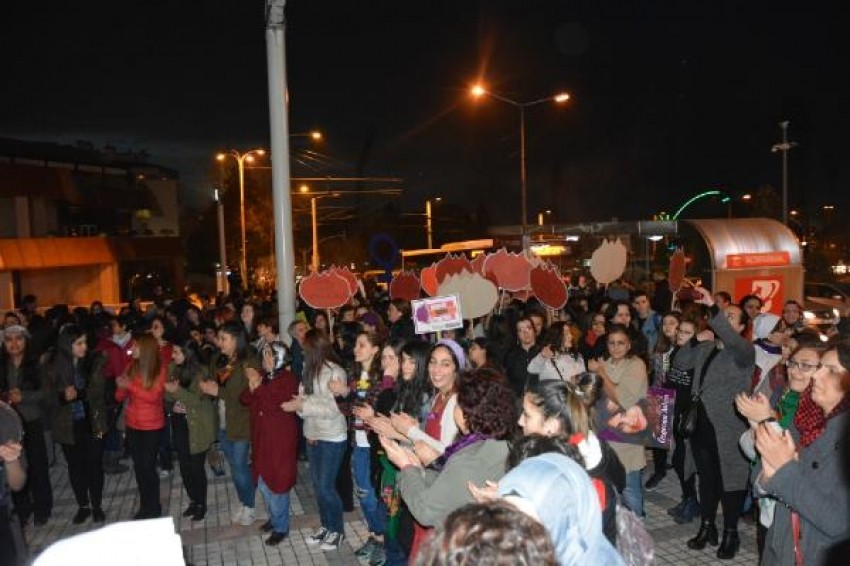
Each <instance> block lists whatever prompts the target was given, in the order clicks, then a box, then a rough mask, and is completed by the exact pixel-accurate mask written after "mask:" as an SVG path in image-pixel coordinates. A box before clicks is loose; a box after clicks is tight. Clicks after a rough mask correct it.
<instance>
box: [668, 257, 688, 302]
mask: <svg viewBox="0 0 850 566" xmlns="http://www.w3.org/2000/svg"><path fill="white" fill-rule="evenodd" d="M684 280H685V250H683V249H682V248H676V251H675V252H673V255H671V256H670V271H669V272H668V274H667V283H669V285H670V290H671V291H673V292H674V293H675V292H676V291H678V290H679V289H680V288H681V287H682V281H684Z"/></svg>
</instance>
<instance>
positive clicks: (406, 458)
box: [379, 436, 422, 469]
mask: <svg viewBox="0 0 850 566" xmlns="http://www.w3.org/2000/svg"><path fill="white" fill-rule="evenodd" d="M379 439H380V441H381V446H383V447H384V451H385V452H386V453H387V458H388V459H389V461H390V462H392V463H393V464H394V465H395V466H396V467H397V468H398V469H403V468H405V467H407V466H416V467H418V468H421V467H422V463H421V462H420V461H419V458H417V457H416V454H414V453H413V452H411V451H410V450H407V449H406V448H402V447H401V446H400V445H399V443H398V442H396V441H395V440H392V439H390V438H387V437H386V436H380V437H379Z"/></svg>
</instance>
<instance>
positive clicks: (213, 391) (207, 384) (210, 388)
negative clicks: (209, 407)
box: [201, 379, 218, 397]
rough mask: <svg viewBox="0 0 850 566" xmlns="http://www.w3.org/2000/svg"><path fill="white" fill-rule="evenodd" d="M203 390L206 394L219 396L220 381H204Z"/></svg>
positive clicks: (202, 383)
mask: <svg viewBox="0 0 850 566" xmlns="http://www.w3.org/2000/svg"><path fill="white" fill-rule="evenodd" d="M201 391H203V392H204V395H209V396H210V397H218V383H216V382H215V381H213V380H211V379H209V380H206V381H202V382H201Z"/></svg>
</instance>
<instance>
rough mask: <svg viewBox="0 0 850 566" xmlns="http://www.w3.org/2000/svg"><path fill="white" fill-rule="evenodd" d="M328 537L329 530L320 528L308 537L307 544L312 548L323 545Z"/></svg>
mask: <svg viewBox="0 0 850 566" xmlns="http://www.w3.org/2000/svg"><path fill="white" fill-rule="evenodd" d="M326 536H328V530H327V529H326V528H325V527H319V528H318V529H316V532H314V533H313V534H312V535H310V536H308V537H307V544H309V545H310V546H315V545H317V544H322V542H324V540H325V537H326Z"/></svg>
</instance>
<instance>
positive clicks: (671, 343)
mask: <svg viewBox="0 0 850 566" xmlns="http://www.w3.org/2000/svg"><path fill="white" fill-rule="evenodd" d="M680 319H681V316H680V315H679V313H677V312H670V313H667V314H665V315H664V316H663V317H662V318H661V329H660V330H661V332H659V333H658V339H657V340H656V342H655V348H654V349H653V350H652V352H651V353H650V368H649V369H650V370H651V371H652V375H651V377H650V381H651V383H652V385H653V386H655V387H664V386H665V377H666V376H667V371H668V370H669V369H670V366H671V364H672V361H673V354H674V353H675V352H676V335H677V333H678V331H679V320H680ZM650 452H652V466H653V468H654V471H653V472H652V476H650V478H649V479H648V480H647V481H646V489H647V491H652V490H653V489H655V488H656V487H657V486H658V484H659V483H661V480H663V479H664V476H666V475H667V450H666V449H665V448H651V449H650Z"/></svg>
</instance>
